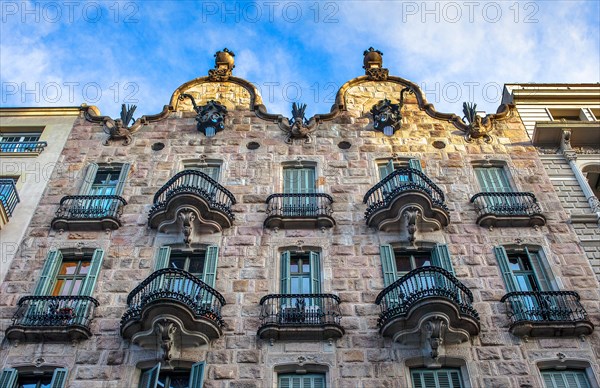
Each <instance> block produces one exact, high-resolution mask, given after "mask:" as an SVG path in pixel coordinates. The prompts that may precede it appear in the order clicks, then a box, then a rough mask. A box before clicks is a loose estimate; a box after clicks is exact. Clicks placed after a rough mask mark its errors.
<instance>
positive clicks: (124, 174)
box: [115, 163, 131, 195]
mask: <svg viewBox="0 0 600 388" xmlns="http://www.w3.org/2000/svg"><path fill="white" fill-rule="evenodd" d="M130 168H131V164H129V163H123V166H121V173H120V174H119V181H118V182H117V186H116V187H115V195H121V194H123V188H124V187H125V181H126V180H127V175H129V169H130Z"/></svg>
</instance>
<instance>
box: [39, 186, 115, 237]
mask: <svg viewBox="0 0 600 388" xmlns="http://www.w3.org/2000/svg"><path fill="white" fill-rule="evenodd" d="M125 205H127V202H126V201H125V200H124V199H123V198H121V197H119V196H118V195H68V196H66V197H63V198H62V199H61V200H60V206H59V208H58V210H57V211H56V217H54V219H53V220H52V223H51V226H52V228H54V229H56V230H60V231H63V230H115V229H119V227H120V226H121V220H120V217H121V214H122V213H123V206H125Z"/></svg>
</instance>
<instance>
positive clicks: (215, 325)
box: [121, 268, 225, 348]
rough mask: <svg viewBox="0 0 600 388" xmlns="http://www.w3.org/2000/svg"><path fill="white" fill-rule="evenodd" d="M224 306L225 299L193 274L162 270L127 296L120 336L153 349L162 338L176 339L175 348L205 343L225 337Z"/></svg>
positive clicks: (167, 269) (153, 274) (175, 270)
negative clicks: (222, 309) (222, 316)
mask: <svg viewBox="0 0 600 388" xmlns="http://www.w3.org/2000/svg"><path fill="white" fill-rule="evenodd" d="M224 305H225V299H224V298H223V296H222V295H221V294H219V293H218V292H217V291H216V290H214V289H213V288H212V287H210V286H208V285H207V284H205V283H204V282H203V281H201V280H200V279H198V278H197V277H195V276H194V275H192V274H190V273H188V272H186V271H183V270H180V269H172V268H165V269H160V270H158V271H156V272H154V273H152V274H151V275H150V276H149V277H148V278H146V280H144V281H143V282H142V283H140V284H139V285H138V286H137V287H136V288H135V289H134V290H133V291H132V292H131V293H130V294H129V296H128V297H127V311H126V312H125V314H124V315H123V317H122V318H121V335H122V336H123V338H126V339H130V340H131V341H132V342H133V343H135V344H138V345H140V346H143V347H151V348H152V347H156V344H157V343H158V342H160V338H161V335H163V336H164V335H166V336H168V337H170V336H173V338H171V340H172V341H174V346H176V347H186V346H198V345H202V344H206V343H209V342H210V341H211V340H214V339H217V338H219V337H221V336H222V335H223V331H222V328H223V326H224V324H225V323H224V321H223V319H222V318H221V308H222V306H224ZM170 328H172V329H170ZM165 331H166V333H164V332H165ZM163 333H164V334H163ZM175 333H176V334H175Z"/></svg>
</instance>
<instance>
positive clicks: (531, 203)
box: [471, 192, 542, 217]
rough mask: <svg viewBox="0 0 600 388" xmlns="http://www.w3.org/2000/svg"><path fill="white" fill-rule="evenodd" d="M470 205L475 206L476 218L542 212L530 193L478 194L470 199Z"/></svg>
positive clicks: (529, 214)
mask: <svg viewBox="0 0 600 388" xmlns="http://www.w3.org/2000/svg"><path fill="white" fill-rule="evenodd" d="M471 203H473V204H474V205H475V210H476V211H477V214H478V216H482V215H487V214H493V215H497V216H508V217H511V216H532V215H535V214H541V212H542V209H541V208H540V206H539V205H538V203H537V199H536V198H535V195H533V194H532V193H524V192H507V193H489V192H485V193H478V194H475V195H474V196H473V197H471Z"/></svg>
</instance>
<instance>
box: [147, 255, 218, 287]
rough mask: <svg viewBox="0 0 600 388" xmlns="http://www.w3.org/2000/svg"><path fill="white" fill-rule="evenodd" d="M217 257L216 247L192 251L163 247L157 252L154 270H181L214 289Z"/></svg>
mask: <svg viewBox="0 0 600 388" xmlns="http://www.w3.org/2000/svg"><path fill="white" fill-rule="evenodd" d="M218 256H219V247H218V246H216V245H209V246H207V247H206V248H202V249H194V250H179V249H171V247H168V246H164V247H161V248H160V249H159V250H158V253H157V256H156V261H155V270H159V269H162V268H174V269H181V270H184V271H186V272H189V273H191V274H192V275H194V276H196V277H197V278H198V279H200V280H202V281H203V282H204V283H206V284H207V285H209V286H210V287H213V288H214V287H215V279H216V275H217V261H218Z"/></svg>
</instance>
